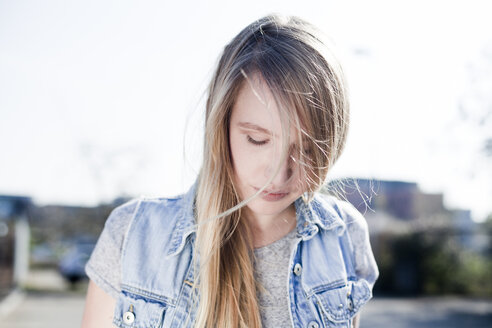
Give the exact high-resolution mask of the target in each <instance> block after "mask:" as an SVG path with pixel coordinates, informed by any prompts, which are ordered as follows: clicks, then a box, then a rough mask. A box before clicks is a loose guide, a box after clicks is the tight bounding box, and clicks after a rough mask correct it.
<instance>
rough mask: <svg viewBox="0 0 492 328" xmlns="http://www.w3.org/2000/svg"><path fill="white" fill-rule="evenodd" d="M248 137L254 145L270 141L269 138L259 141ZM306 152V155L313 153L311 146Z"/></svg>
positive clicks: (261, 144)
mask: <svg viewBox="0 0 492 328" xmlns="http://www.w3.org/2000/svg"><path fill="white" fill-rule="evenodd" d="M247 139H248V141H249V142H250V143H252V144H253V145H255V146H263V145H264V144H266V143H267V142H268V140H263V141H257V140H255V139H253V138H251V137H250V136H247ZM305 154H306V155H311V154H312V150H311V148H307V149H306V150H305Z"/></svg>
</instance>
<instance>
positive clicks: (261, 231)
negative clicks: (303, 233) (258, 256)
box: [244, 204, 297, 248]
mask: <svg viewBox="0 0 492 328" xmlns="http://www.w3.org/2000/svg"><path fill="white" fill-rule="evenodd" d="M244 218H245V219H246V220H247V221H248V224H249V226H250V228H251V232H252V234H253V244H254V247H255V248H257V247H262V246H265V245H268V244H270V243H272V242H274V241H276V240H279V239H280V238H282V237H284V236H285V235H286V234H288V233H289V232H290V231H292V229H294V227H295V226H296V224H297V218H296V210H295V206H294V204H291V206H289V207H288V208H287V209H285V210H284V211H283V212H281V213H278V214H273V215H268V214H265V215H258V214H254V213H252V212H251V211H250V210H249V209H247V208H246V210H245V211H244Z"/></svg>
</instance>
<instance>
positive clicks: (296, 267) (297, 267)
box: [294, 263, 302, 276]
mask: <svg viewBox="0 0 492 328" xmlns="http://www.w3.org/2000/svg"><path fill="white" fill-rule="evenodd" d="M301 271H302V266H301V265H300V264H299V263H296V265H294V273H295V275H296V276H300V275H301Z"/></svg>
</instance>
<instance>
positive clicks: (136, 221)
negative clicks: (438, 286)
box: [113, 182, 379, 328]
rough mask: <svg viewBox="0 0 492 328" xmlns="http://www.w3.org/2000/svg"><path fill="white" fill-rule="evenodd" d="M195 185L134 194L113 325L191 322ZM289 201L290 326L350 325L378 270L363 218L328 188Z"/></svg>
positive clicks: (369, 294)
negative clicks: (165, 194)
mask: <svg viewBox="0 0 492 328" xmlns="http://www.w3.org/2000/svg"><path fill="white" fill-rule="evenodd" d="M196 185H197V182H195V183H194V184H193V186H192V187H191V188H190V189H189V191H188V192H187V193H186V194H184V195H180V196H178V197H176V198H145V197H140V198H139V200H138V204H137V206H136V209H135V212H134V214H133V217H132V220H131V223H130V225H129V228H128V231H127V234H126V236H125V240H124V242H123V249H122V255H121V256H122V258H121V265H122V266H121V292H120V294H119V297H118V299H117V301H116V307H115V312H114V317H113V324H115V325H116V326H117V327H125V328H129V327H132V328H149V327H166V328H168V327H173V328H174V327H175V328H178V327H179V328H182V327H193V325H192V322H193V320H194V319H195V317H196V313H195V310H196V308H192V307H191V304H192V297H193V295H191V288H192V286H193V284H194V280H193V279H194V278H193V265H192V256H195V255H196V252H194V243H195V232H196V228H195V226H194V224H195V219H194V216H193V214H194V212H193V210H194V208H193V206H194V196H195V190H196ZM294 204H295V207H296V215H297V227H296V229H297V235H296V238H297V239H296V243H295V247H294V249H293V252H292V254H291V256H290V260H289V268H288V270H289V274H288V281H286V282H285V284H286V285H287V286H288V287H287V288H288V291H289V306H290V319H291V323H292V327H308V328H317V327H337V328H340V327H347V328H348V327H351V324H352V320H353V317H354V316H355V315H356V314H357V312H358V311H359V310H360V309H361V307H362V306H363V305H364V304H365V303H366V302H367V301H368V300H369V299H371V298H372V287H373V285H374V283H375V281H376V279H377V278H378V276H379V271H378V268H377V265H376V262H375V260H374V257H373V253H372V250H371V247H370V244H369V234H368V230H367V223H366V222H365V219H364V218H363V216H362V215H361V214H360V213H359V212H358V211H357V210H356V209H355V208H354V207H353V206H352V205H351V204H350V203H347V202H344V201H340V200H337V199H335V198H334V197H331V196H326V195H322V194H315V197H314V199H313V200H312V201H311V202H309V203H306V202H304V200H303V199H302V197H299V198H298V199H297V200H296V201H295V203H294ZM351 225H352V226H351ZM350 231H352V233H350ZM354 237H356V238H354ZM196 290H198V289H196Z"/></svg>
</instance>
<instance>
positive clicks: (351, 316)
mask: <svg viewBox="0 0 492 328" xmlns="http://www.w3.org/2000/svg"><path fill="white" fill-rule="evenodd" d="M348 126H349V102H348V99H347V94H346V86H345V82H344V76H343V72H342V69H341V67H340V65H339V63H338V61H337V60H336V58H335V56H334V55H333V53H332V51H331V48H330V46H329V43H328V42H327V41H326V40H325V38H324V36H323V34H322V33H321V32H320V31H319V30H317V29H316V28H315V27H314V26H312V25H311V24H309V23H308V22H306V21H304V20H302V19H300V18H298V17H283V16H279V15H269V16H266V17H263V18H261V19H259V20H257V21H255V22H253V23H252V24H250V25H249V26H247V27H246V28H244V29H243V30H242V31H241V32H240V33H239V34H238V35H237V36H236V37H235V38H234V39H233V40H232V41H231V42H230V43H229V44H228V45H227V46H226V47H225V48H224V50H223V53H222V55H221V57H220V61H219V63H218V67H217V69H216V71H215V74H214V76H213V78H212V81H211V83H210V87H209V90H208V99H207V103H206V118H205V138H204V157H203V158H204V160H203V164H202V167H201V170H200V172H199V175H198V178H197V180H196V182H195V183H194V184H193V186H192V187H191V188H190V189H189V191H188V192H187V193H186V194H184V195H180V196H178V197H176V198H145V197H141V198H136V199H133V200H131V201H129V202H127V203H125V204H123V205H121V206H119V207H117V208H116V209H115V210H113V212H112V213H111V215H110V216H109V218H108V220H107V221H106V224H105V227H104V230H103V232H102V234H101V236H100V238H99V241H98V244H97V246H96V248H95V250H94V252H93V254H92V256H91V258H90V260H89V262H88V264H87V266H86V272H87V274H88V276H89V278H90V283H89V288H88V292H87V300H86V307H85V311H84V317H83V324H82V326H83V327H110V326H112V324H113V325H116V326H117V327H199V328H204V327H310V328H316V327H352V326H357V324H356V322H357V321H358V320H357V318H358V314H359V311H360V309H361V307H362V306H363V305H364V304H365V303H366V302H367V301H368V300H369V299H370V298H371V297H372V287H373V285H374V283H375V281H376V279H377V278H378V275H379V273H378V268H377V265H376V262H375V260H374V256H373V253H372V250H371V246H370V243H369V233H368V227H367V224H366V221H365V219H364V218H363V216H362V215H361V214H360V213H359V212H358V211H357V210H356V209H355V208H354V207H353V206H352V205H351V204H350V203H348V202H346V201H343V200H339V199H337V198H335V197H333V196H327V195H324V194H322V193H320V192H319V190H320V189H321V188H322V186H323V185H324V184H325V183H326V180H327V174H328V171H329V170H330V168H331V167H332V166H333V165H334V164H335V162H336V161H337V159H338V158H339V156H340V155H341V153H342V150H343V148H344V144H345V140H346V136H347V131H348Z"/></svg>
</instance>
